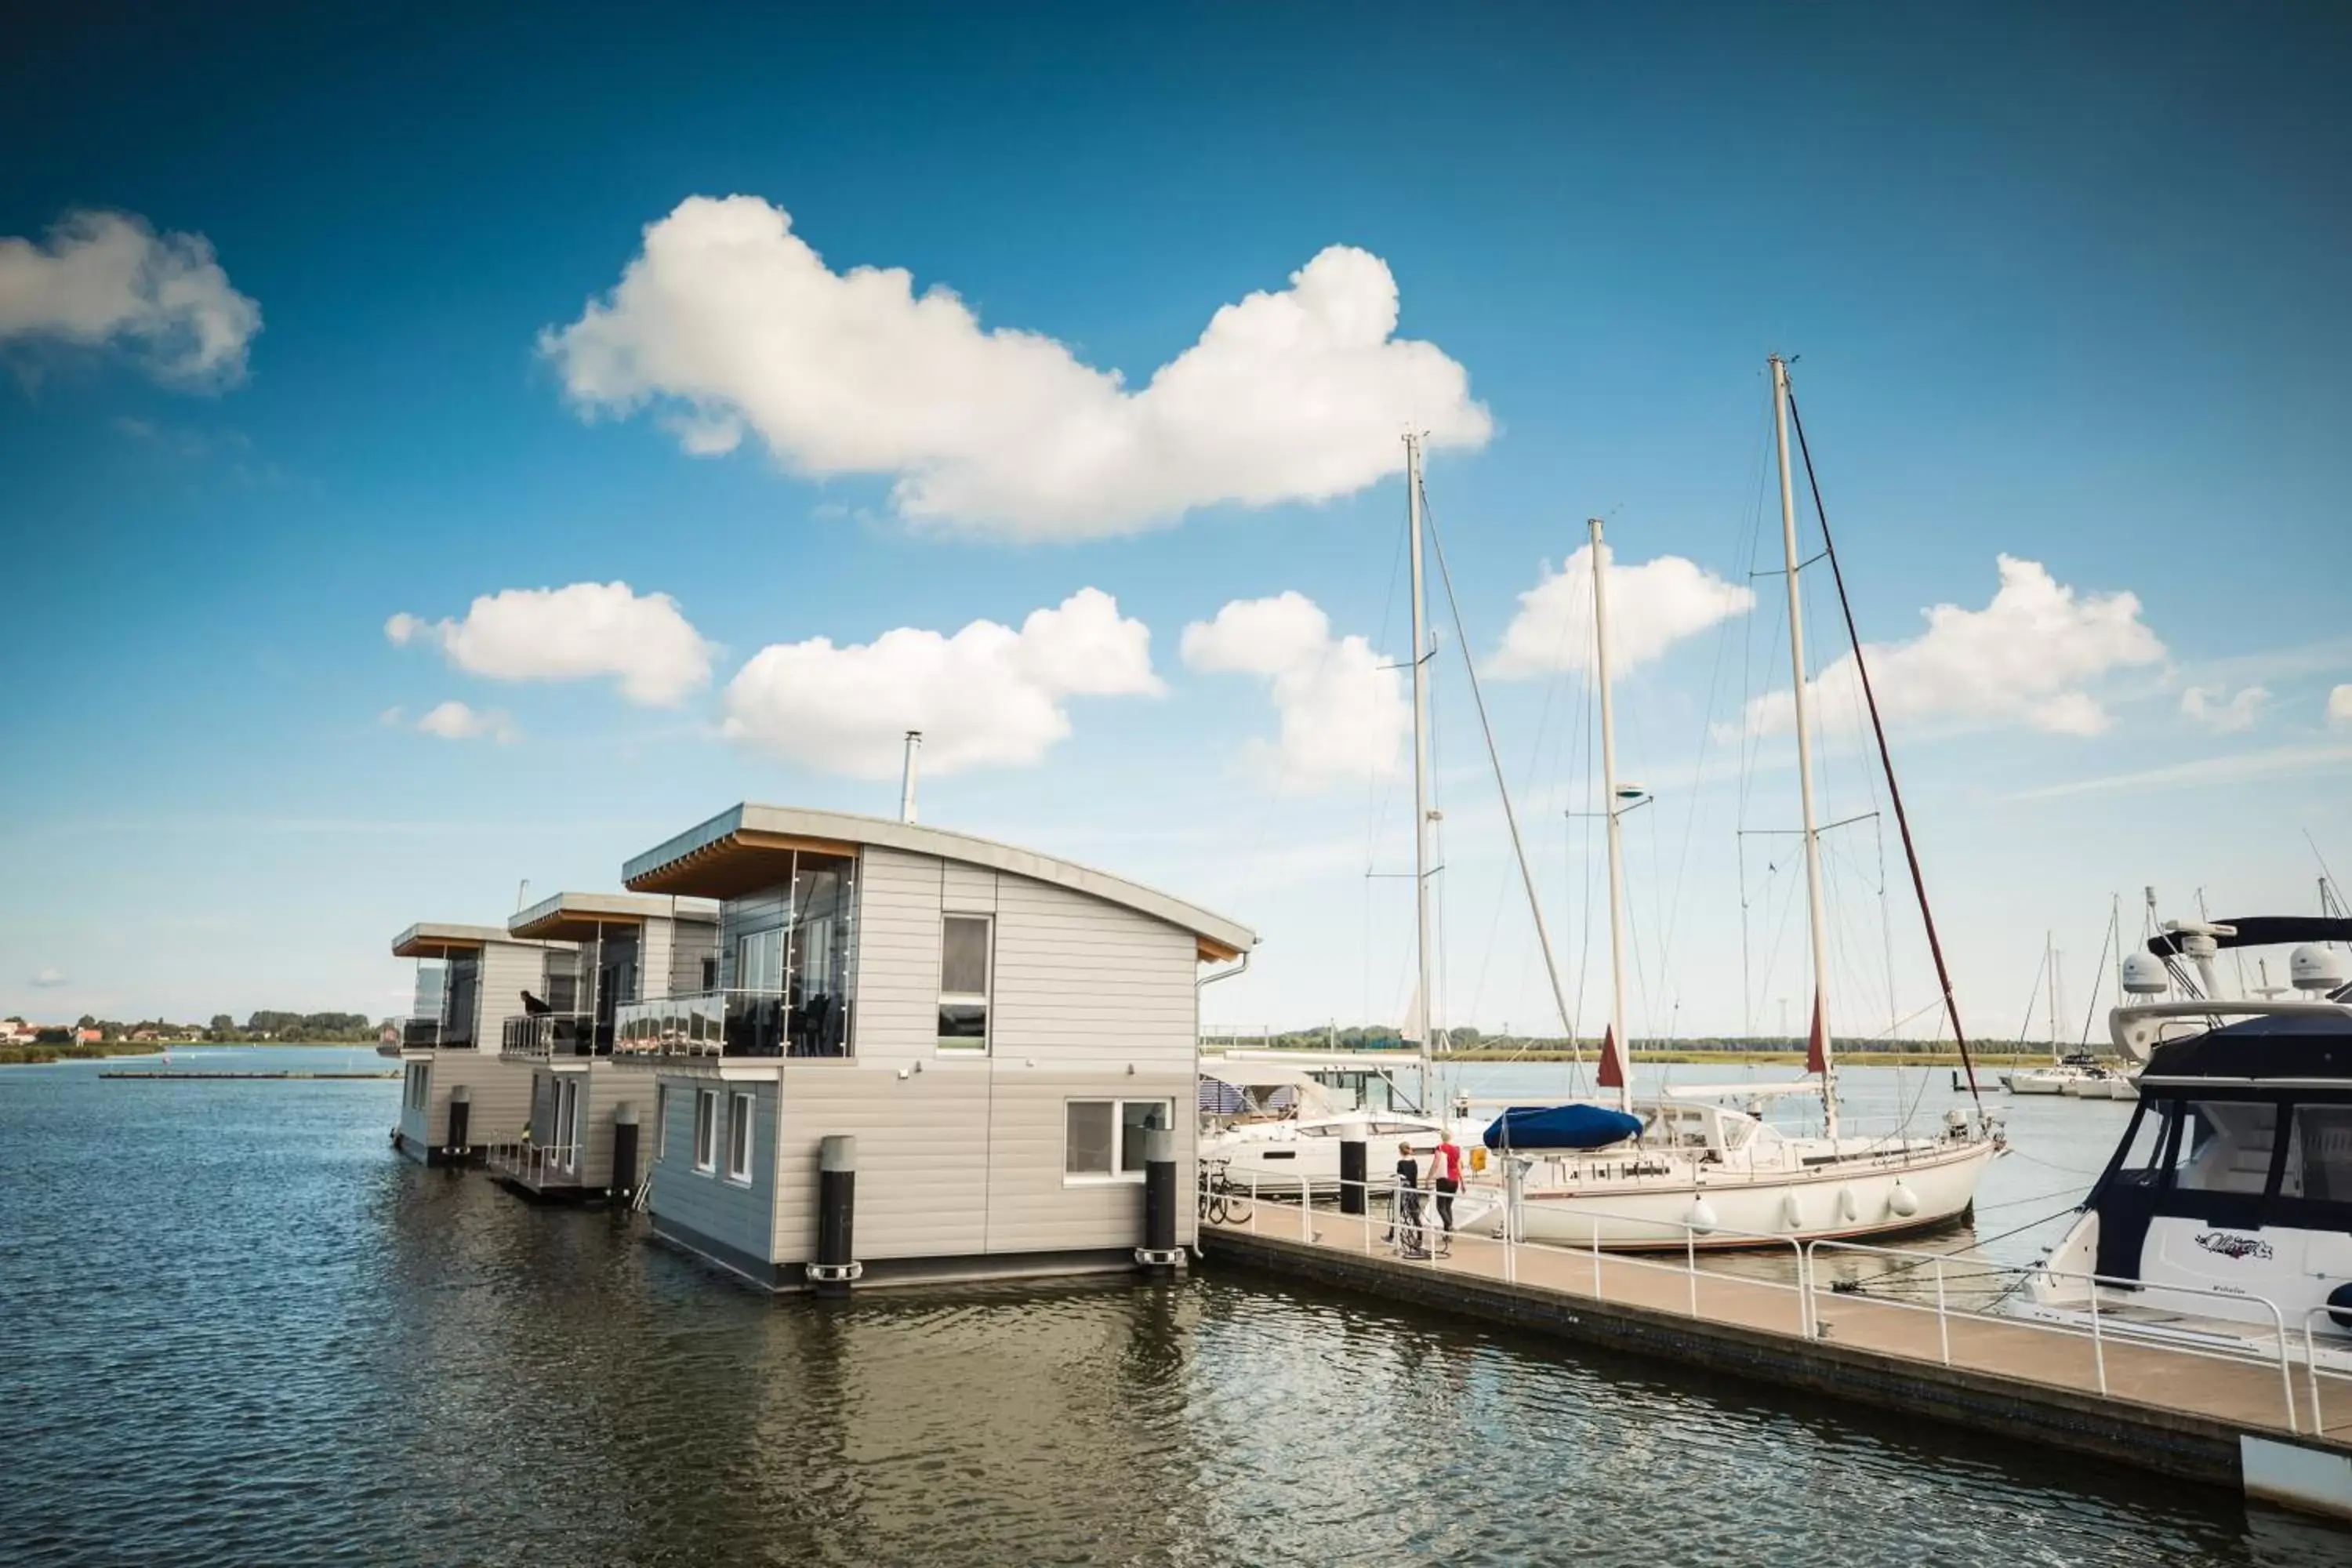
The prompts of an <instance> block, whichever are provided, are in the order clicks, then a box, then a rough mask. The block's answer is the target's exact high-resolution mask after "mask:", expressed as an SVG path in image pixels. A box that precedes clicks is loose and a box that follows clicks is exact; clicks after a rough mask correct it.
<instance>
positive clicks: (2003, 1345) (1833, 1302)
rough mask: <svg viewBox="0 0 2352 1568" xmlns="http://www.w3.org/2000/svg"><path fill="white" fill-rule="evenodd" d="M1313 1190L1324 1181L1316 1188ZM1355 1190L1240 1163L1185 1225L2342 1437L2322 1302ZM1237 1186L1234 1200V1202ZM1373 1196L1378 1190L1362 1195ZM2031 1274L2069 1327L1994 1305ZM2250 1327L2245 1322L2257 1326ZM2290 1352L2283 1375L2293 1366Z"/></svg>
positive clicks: (1580, 1211)
mask: <svg viewBox="0 0 2352 1568" xmlns="http://www.w3.org/2000/svg"><path fill="white" fill-rule="evenodd" d="M1323 1185H1324V1187H1325V1190H1326V1191H1328V1190H1329V1186H1330V1184H1328V1183H1325V1184H1323ZM1346 1185H1348V1186H1350V1187H1352V1186H1355V1185H1357V1184H1355V1183H1352V1182H1351V1183H1348V1184H1346ZM1361 1185H1362V1187H1363V1189H1364V1192H1365V1198H1366V1201H1365V1204H1364V1209H1365V1212H1364V1213H1363V1214H1361V1215H1353V1214H1346V1213H1342V1212H1340V1211H1339V1209H1336V1208H1333V1207H1330V1206H1328V1205H1318V1203H1317V1201H1316V1196H1317V1194H1315V1192H1314V1190H1313V1185H1312V1184H1310V1183H1309V1182H1308V1181H1307V1179H1305V1178H1297V1179H1291V1178H1268V1177H1263V1176H1259V1175H1257V1174H1255V1173H1252V1174H1249V1175H1247V1176H1244V1177H1242V1178H1240V1179H1231V1178H1225V1179H1223V1181H1222V1182H1221V1183H1220V1184H1218V1192H1219V1194H1221V1198H1222V1199H1223V1200H1231V1201H1220V1202H1219V1203H1218V1204H1217V1205H1216V1206H1215V1207H1214V1208H1213V1209H1212V1208H1210V1206H1209V1204H1208V1201H1207V1195H1206V1192H1205V1188H1204V1199H1203V1209H1204V1215H1203V1220H1202V1228H1203V1230H1204V1231H1212V1232H1213V1231H1215V1230H1220V1229H1223V1230H1230V1231H1237V1232H1241V1233H1244V1234H1248V1235H1262V1236H1266V1237H1275V1238H1278V1239H1281V1240H1285V1241H1290V1242H1295V1243H1298V1244H1304V1245H1306V1246H1309V1247H1316V1248H1318V1249H1332V1250H1339V1251H1344V1252H1350V1253H1356V1254H1358V1255H1360V1256H1362V1257H1365V1258H1376V1257H1377V1258H1394V1259H1398V1260H1401V1261H1402V1262H1404V1263H1406V1264H1407V1265H1408V1266H1410V1267H1412V1268H1415V1269H1416V1270H1418V1269H1420V1268H1427V1269H1429V1270H1431V1271H1432V1272H1433V1273H1453V1274H1455V1275H1459V1276H1463V1277H1465V1278H1468V1279H1486V1280H1500V1281H1502V1282H1505V1283H1507V1284H1510V1285H1515V1286H1522V1287H1529V1288H1534V1289H1541V1290H1546V1291H1550V1292H1555V1293H1558V1294H1559V1295H1562V1296H1566V1297H1570V1298H1582V1299H1585V1300H1592V1301H1594V1302H1608V1303H1612V1304H1622V1305H1627V1306H1633V1307H1638V1308H1644V1309H1648V1310H1656V1311H1667V1312H1674V1313H1677V1314H1681V1315H1686V1316H1688V1317H1691V1318H1697V1319H1706V1320H1709V1321H1714V1322H1717V1323H1723V1324H1729V1325H1736V1326H1739V1327H1744V1328H1748V1329H1752V1330H1757V1331H1764V1332H1768V1333H1778V1334H1785V1335H1790V1336H1792V1337H1795V1338H1799V1339H1803V1340H1809V1341H1833V1342H1837V1343H1840V1344H1844V1345H1849V1346H1855V1347H1860V1348H1864V1349H1868V1350H1871V1351H1874V1352H1880V1353H1884V1354H1885V1355H1888V1356H1891V1357H1895V1358H1899V1359H1903V1360H1909V1361H1916V1362H1919V1363H1933V1364H1936V1365H1939V1366H1942V1367H1946V1368H1956V1369H1964V1370H1969V1371H1974V1372H1978V1373H1993V1374H1997V1375H2003V1376H2009V1377H2015V1378H2021V1379H2026V1380H2030V1381H2032V1382H2036V1383H2042V1384H2053V1385H2055V1386H2058V1387H2062V1388H2072V1389H2078V1390H2080V1391H2082V1392H2084V1393H2085V1394H2089V1393H2096V1394H2100V1395H2102V1396H2105V1397H2108V1398H2116V1399H2125V1400H2133V1401H2137V1402H2139V1403H2143V1404H2148V1405H2159V1406H2162V1407H2165V1408H2170V1409H2183V1410H2189V1411H2192V1412H2195V1413H2198V1414H2202V1415H2210V1416H2212V1417H2214V1418H2216V1419H2221V1420H2228V1421H2234V1422H2238V1423H2241V1424H2242V1425H2246V1426H2261V1427H2268V1428H2273V1429H2276V1430H2281V1431H2284V1432H2286V1433H2288V1434H2290V1435H2294V1436H2309V1437H2315V1438H2318V1439H2320V1440H2322V1441H2325V1442H2328V1443H2332V1444H2345V1443H2347V1441H2352V1402H2347V1394H2352V1373H2345V1372H2340V1371H2337V1370H2335V1369H2333V1368H2323V1367H2322V1366H2321V1365H2320V1354H2321V1347H2320V1343H2319V1337H2318V1333H2317V1329H2318V1326H2319V1319H2320V1318H2321V1317H2322V1316H2323V1314H2325V1313H2326V1311H2327V1309H2326V1308H2318V1309H2315V1310H2313V1311H2311V1312H2310V1313H2308V1314H2306V1315H2305V1319H2304V1321H2302V1322H2301V1323H2300V1324H2296V1325H2292V1326H2291V1325H2289V1324H2288V1323H2287V1322H2286V1321H2284V1315H2283V1314H2282V1313H2281V1312H2280V1311H2279V1310H2278V1308H2277V1307H2276V1306H2275V1305H2274V1304H2273V1303H2271V1302H2269V1301H2266V1300H2262V1299H2261V1298H2258V1297H2249V1296H2245V1295H2239V1294H2233V1293H2231V1292H2229V1291H2226V1290H2219V1289H2207V1288H2204V1287H2199V1286H2188V1285H2161V1286H2147V1285H2145V1284H2143V1282H2141V1281H2139V1280H2132V1279H2116V1278H2113V1277H2110V1276H2105V1275H2095V1274H2087V1273H2079V1272H2074V1271H2069V1270H2063V1269H2057V1270H2053V1269H2050V1268H2046V1266H2044V1265H2042V1264H2030V1265H2021V1264H2011V1263H2004V1262H2001V1261H2000V1260H1998V1259H1995V1258H1987V1257H1984V1256H1982V1255H1981V1254H1978V1253H1975V1252H1972V1251H1969V1250H1965V1249H1963V1250H1958V1251H1952V1252H1937V1251H1932V1250H1927V1249H1924V1248H1909V1247H1878V1246H1874V1245H1871V1244H1868V1243H1864V1242H1853V1241H1839V1240H1833V1239H1828V1238H1822V1239H1816V1240H1811V1241H1802V1240H1800V1238H1798V1237H1790V1236H1787V1235H1766V1234H1762V1233H1757V1232H1748V1231H1739V1230H1735V1229H1733V1228H1731V1227H1728V1226H1719V1225H1718V1226H1701V1225H1697V1224H1694V1223H1691V1222H1690V1221H1687V1220H1685V1221H1682V1222H1672V1221H1664V1220H1661V1219H1659V1218H1658V1217H1657V1216H1655V1215H1630V1214H1611V1213H1607V1212H1604V1211H1600V1210H1596V1209H1593V1208H1592V1207H1591V1206H1590V1205H1586V1204H1583V1203H1572V1204H1571V1203H1552V1202H1547V1201H1546V1200H1541V1199H1535V1198H1528V1199H1523V1200H1520V1202H1521V1206H1522V1208H1523V1209H1534V1208H1549V1209H1552V1210H1554V1211H1555V1212H1566V1213H1571V1214H1573V1215H1576V1216H1577V1218H1578V1219H1579V1220H1580V1221H1590V1222H1591V1226H1592V1232H1593V1234H1592V1239H1591V1242H1590V1243H1589V1244H1586V1245H1581V1246H1580V1245H1577V1244H1574V1243H1570V1242H1563V1241H1533V1240H1528V1239H1527V1238H1526V1237H1525V1236H1524V1233H1523V1224H1522V1223H1520V1222H1517V1221H1513V1222H1511V1223H1506V1224H1504V1225H1502V1226H1499V1227H1498V1234H1496V1235H1493V1236H1485V1235H1474V1234H1471V1233H1469V1232H1467V1231H1463V1230H1458V1229H1457V1230H1455V1231H1454V1232H1452V1233H1451V1234H1450V1235H1447V1234H1445V1233H1443V1232H1441V1231H1440V1230H1439V1229H1438V1226H1437V1219H1436V1212H1435V1198H1436V1195H1437V1194H1434V1193H1433V1191H1431V1190H1430V1189H1428V1188H1426V1187H1421V1188H1410V1189H1404V1191H1405V1192H1407V1193H1409V1194H1411V1195H1412V1198H1413V1199H1414V1202H1413V1203H1412V1204H1411V1205H1405V1209H1406V1213H1405V1214H1403V1215H1401V1214H1400V1213H1399V1204H1398V1198H1399V1196H1400V1191H1399V1188H1398V1185H1397V1184H1396V1183H1395V1182H1393V1181H1381V1180H1371V1181H1366V1182H1364V1183H1362V1184H1361ZM1244 1192H1246V1194H1247V1198H1246V1201H1239V1200H1241V1198H1242V1194H1244ZM1471 1196H1472V1194H1457V1195H1456V1197H1455V1203H1456V1205H1459V1206H1458V1208H1457V1214H1456V1218H1457V1221H1461V1220H1465V1219H1475V1218H1478V1217H1479V1216H1481V1215H1487V1214H1491V1212H1492V1210H1493V1208H1494V1206H1496V1205H1495V1204H1494V1203H1493V1202H1491V1201H1487V1200H1490V1199H1491V1198H1492V1196H1493V1194H1491V1193H1489V1194H1485V1195H1484V1197H1482V1198H1481V1200H1480V1201H1481V1202H1483V1203H1484V1204H1485V1206H1484V1207H1480V1208H1472V1207H1471V1206H1470V1204H1469V1201H1468V1200H1469V1199H1470V1198H1471ZM1382 1198H1384V1199H1385V1202H1384V1203H1381V1202H1377V1201H1375V1200H1378V1199H1382ZM1400 1219H1402V1220H1403V1221H1404V1223H1402V1224H1400V1223H1399V1221H1400ZM1603 1222H1621V1223H1633V1224H1638V1225H1641V1226H1650V1227H1659V1226H1664V1227H1666V1228H1668V1229H1673V1228H1677V1227H1678V1228H1679V1229H1680V1230H1681V1232H1682V1245H1681V1247H1679V1248H1678V1249H1676V1252H1675V1253H1663V1252H1661V1253H1653V1254H1649V1255H1646V1256H1642V1255H1633V1254H1629V1253H1627V1252H1623V1251H1619V1250H1612V1248H1610V1247H1607V1246H1606V1245H1604V1238H1603V1236H1602V1228H1601V1227H1602V1224H1603ZM1725 1238H1734V1239H1737V1240H1739V1241H1742V1242H1752V1243H1753V1244H1754V1245H1755V1247H1757V1248H1759V1249H1761V1250H1765V1251H1771V1252H1780V1254H1781V1256H1783V1257H1785V1258H1787V1259H1788V1263H1789V1273H1788V1277H1787V1278H1784V1279H1770V1278H1764V1277H1760V1276H1759V1275H1758V1274H1751V1273H1734V1272H1730V1271H1727V1270H1726V1269H1723V1268H1718V1267H1710V1268H1701V1267H1700V1259H1701V1257H1702V1255H1703V1254H1706V1255H1708V1256H1709V1257H1710V1260H1712V1255H1713V1253H1714V1252H1715V1250H1716V1249H1717V1248H1718V1247H1721V1246H1722V1244H1723V1241H1724V1240H1725ZM2035 1276H2042V1277H2045V1278H2050V1279H2060V1280H2064V1281H2068V1282H2079V1283H2081V1284H2082V1285H2084V1287H2085V1288H2086V1292H2085V1293H2086V1295H2087V1296H2088V1297H2089V1298H2090V1300H2091V1301H2092V1303H2093V1310H2085V1311H2084V1314H2083V1321H2081V1322H2080V1323H2074V1322H2066V1321H2051V1320H2048V1319H2042V1318H2029V1317H2024V1316H2021V1315H2018V1314H2015V1313H2012V1312H2009V1311H2004V1310H2000V1309H2001V1307H2002V1305H2003V1303H2005V1302H2007V1301H2008V1300H2011V1298H2013V1297H2014V1296H2015V1295H2016V1294H2017V1293H2018V1292H2019V1291H2021V1290H2022V1289H2025V1288H2026V1287H2027V1284H2028V1282H2029V1281H2030V1280H2031V1279H2032V1278H2034V1277H2035ZM2102 1285H2105V1286H2109V1287H2127V1288H2131V1289H2135V1290H2136V1291H2137V1292H2139V1293H2141V1294H2144V1295H2153V1296H2160V1297H2162V1298H2165V1299H2166V1300H2175V1299H2177V1300H2178V1302H2179V1304H2181V1305H2183V1306H2184V1307H2185V1306H2186V1304H2187V1303H2189V1302H2194V1301H2210V1302H2211V1303H2212V1304H2213V1306H2214V1307H2215V1308H2217V1309H2221V1310H2215V1311H2213V1313H2212V1315H2213V1316H2215V1317H2225V1316H2231V1315H2232V1312H2233V1311H2234V1314H2235V1315H2236V1316H2237V1319H2238V1321H2240V1322H2244V1321H2245V1320H2244V1318H2243V1314H2244V1313H2245V1312H2246V1311H2247V1310H2251V1309H2252V1308H2254V1307H2256V1306H2257V1305H2258V1306H2259V1308H2260V1310H2261V1311H2263V1312H2266V1313H2267V1314H2268V1316H2269V1318H2270V1320H2271V1321H2270V1325H2269V1331H2268V1332H2267V1333H2263V1332H2253V1333H2250V1334H2249V1335H2247V1336H2246V1337H2245V1338H2243V1339H2242V1340H2231V1341H2225V1340H2222V1339H2221V1338H2219V1337H2216V1338H2214V1339H2213V1340H2211V1341H2210V1342H2203V1343H2186V1342H2181V1341H2180V1340H2179V1339H2166V1338H2156V1337H2151V1336H2149V1335H2147V1334H2146V1333H2144V1332H2136V1331H2132V1329H2131V1328H2130V1327H2129V1326H2128V1325H2126V1324H2122V1323H2119V1322H2118V1321H2117V1320H2116V1315H2115V1313H2114V1312H2113V1311H2112V1310H2110V1311H2107V1312H2105V1313H2102V1312H2099V1311H2097V1310H2095V1303H2096V1298H2097V1296H2098V1287H2099V1286H2102ZM2249 1327H2252V1328H2255V1329H2259V1328H2260V1324H2259V1323H2254V1324H2250V1325H2249ZM2296 1351H2300V1352H2301V1354H2300V1355H2297V1354H2295V1353H2294V1352H2296ZM2298 1362H2300V1363H2301V1370H2302V1376H2301V1377H2300V1378H2298V1377H2297V1376H2296V1375H2295V1370H2296V1363H2298ZM2330 1381H2333V1382H2334V1383H2336V1384H2338V1385H2340V1386H2338V1388H2337V1390H2336V1396H2335V1398H2334V1399H2333V1400H2331V1401H2330V1402H2331V1403H2335V1404H2336V1405H2337V1408H2338V1409H2339V1411H2343V1412H2345V1414H2344V1415H2340V1416H2339V1417H2338V1418H2337V1419H2336V1422H2335V1424H2334V1425H2333V1426H2330V1425H2328V1424H2327V1422H2326V1418H2325V1416H2324V1414H2323V1410H2322V1405H2321V1391H2322V1388H2323V1386H2324V1384H2326V1383H2328V1382H2330ZM2297 1384H2302V1389H2301V1392H2300V1394H2298V1388H2297Z"/></svg>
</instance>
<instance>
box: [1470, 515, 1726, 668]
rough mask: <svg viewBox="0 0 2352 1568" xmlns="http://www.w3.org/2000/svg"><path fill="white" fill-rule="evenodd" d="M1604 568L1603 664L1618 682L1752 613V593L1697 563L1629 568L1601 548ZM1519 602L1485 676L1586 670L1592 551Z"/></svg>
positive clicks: (1546, 572) (1664, 561)
mask: <svg viewBox="0 0 2352 1568" xmlns="http://www.w3.org/2000/svg"><path fill="white" fill-rule="evenodd" d="M1601 548H1602V549H1603V550H1605V551H1608V552H1609V553H1608V556H1607V560H1608V563H1609V663H1610V668H1611V670H1612V672H1613V673H1616V674H1621V675H1622V674H1623V673H1624V672H1625V671H1627V670H1629V669H1632V668H1633V667H1634V666H1636V665H1639V664H1646V663H1648V662H1649V661H1650V660H1651V659H1654V658H1657V657H1658V656H1659V655H1660V654H1662V653H1664V652H1665V651H1666V649H1667V648H1669V647H1673V646H1674V645H1675V643H1677V642H1680V641H1681V640H1682V639H1683V638H1685V637H1691V636H1694V635H1696V633H1699V632H1703V631H1705V630H1706V629H1707V627H1709V626H1715V625H1717V623H1718V622H1721V621H1725V620H1727V619H1729V618H1730V617H1731V616H1739V615H1745V614H1747V613H1748V610H1750V609H1752V608H1754V607H1755V604H1756V593H1755V590H1753V589H1751V588H1748V587H1747V586H1745V585H1744V584H1738V583H1727V582H1725V581H1724V580H1723V579H1722V578H1720V577H1717V575H1715V574H1713V573H1712V572H1709V571H1708V570H1707V569H1706V567H1704V566H1701V565H1699V564H1698V563H1696V562H1692V561H1686V560H1685V559H1683V557H1681V556H1679V555H1661V556H1658V557H1657V558H1655V559H1654V560H1650V561H1644V562H1642V563H1640V564H1638V565H1633V566H1628V565H1626V564H1624V563H1622V562H1621V561H1619V560H1618V559H1617V552H1615V551H1614V550H1611V549H1610V547H1609V546H1608V545H1606V544H1604V545H1602V546H1601ZM1542 570H1543V580H1542V581H1541V582H1539V583H1538V584H1536V585H1535V586H1534V587H1532V588H1530V589H1528V591H1527V592H1526V593H1524V594H1521V595H1519V609H1518V613H1517V615H1515V616H1512V617H1511V624H1510V625H1509V626H1506V627H1505V628H1504V629H1503V645H1502V647H1499V648H1498V649H1496V653H1495V657H1494V658H1492V659H1490V660H1488V661H1487V666H1486V668H1488V669H1489V670H1490V671H1491V672H1492V673H1493V674H1495V675H1496V676H1497V677H1499V678H1501V679H1517V678H1520V677H1525V676H1531V675H1542V674H1545V673H1548V672H1549V671H1551V670H1555V669H1585V668H1591V664H1592V657H1593V639H1592V546H1591V545H1590V544H1588V545H1586V546H1585V547H1584V548H1583V549H1581V550H1579V551H1578V552H1576V553H1575V554H1573V555H1571V556H1570V557H1569V558H1568V560H1567V561H1566V562H1565V563H1563V564H1562V565H1561V567H1560V569H1559V571H1558V572H1554V571H1552V570H1551V569H1550V567H1549V564H1547V565H1546V566H1544V568H1543V569H1542Z"/></svg>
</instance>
